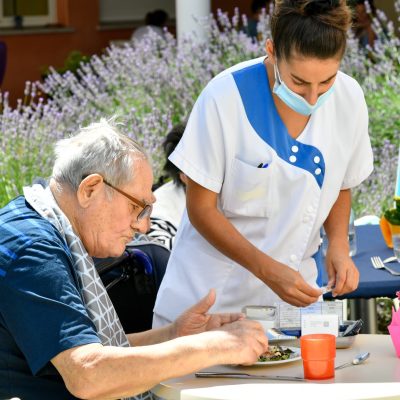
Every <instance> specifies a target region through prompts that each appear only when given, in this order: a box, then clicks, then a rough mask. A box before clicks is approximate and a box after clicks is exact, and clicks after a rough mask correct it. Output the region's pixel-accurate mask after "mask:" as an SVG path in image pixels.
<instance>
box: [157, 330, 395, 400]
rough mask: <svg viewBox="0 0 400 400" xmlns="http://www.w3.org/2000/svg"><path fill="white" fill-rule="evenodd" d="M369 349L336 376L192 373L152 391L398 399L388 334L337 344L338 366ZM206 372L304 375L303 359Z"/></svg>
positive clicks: (172, 398) (225, 399)
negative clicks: (268, 377)
mask: <svg viewBox="0 0 400 400" xmlns="http://www.w3.org/2000/svg"><path fill="white" fill-rule="evenodd" d="M365 351H369V352H370V353H371V356H370V358H369V359H368V360H367V361H365V363H364V364H360V365H357V366H351V367H348V368H343V369H341V370H337V371H336V374H335V378H333V379H329V380H324V381H307V382H282V381H272V380H270V381H260V380H242V379H227V378H218V379H216V378H196V377H195V376H194V374H190V375H186V376H184V377H181V378H175V379H171V380H168V381H166V382H162V383H161V384H159V385H158V386H156V387H155V388H154V389H153V392H154V393H155V394H156V395H158V396H160V397H162V398H165V399H168V400H179V399H181V400H199V399H214V400H239V399H240V400H247V399H249V400H250V399H270V398H271V399H273V398H275V399H279V400H284V399H290V400H293V399H306V400H312V399H318V400H338V399H339V400H355V399H357V400H359V399H391V400H392V399H393V400H394V399H397V400H399V399H400V358H397V356H396V352H395V350H394V347H393V344H392V341H391V338H390V336H388V335H358V337H357V338H356V341H355V342H354V344H353V346H352V347H351V348H349V349H338V350H337V353H336V365H339V364H342V363H344V362H347V361H350V360H352V359H353V358H354V357H355V356H356V355H357V354H360V353H362V352H365ZM206 371H218V372H248V373H254V374H271V375H287V376H303V366H302V362H301V361H295V362H292V363H287V364H281V365H277V366H272V367H271V366H265V367H229V366H215V367H211V368H208V369H206Z"/></svg>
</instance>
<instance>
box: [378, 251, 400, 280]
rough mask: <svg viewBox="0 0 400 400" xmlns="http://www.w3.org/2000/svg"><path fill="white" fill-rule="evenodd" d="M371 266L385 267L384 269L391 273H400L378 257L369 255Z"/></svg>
mask: <svg viewBox="0 0 400 400" xmlns="http://www.w3.org/2000/svg"><path fill="white" fill-rule="evenodd" d="M371 262H372V266H373V267H374V268H376V269H386V271H388V272H390V273H391V274H392V275H396V276H398V275H400V272H398V271H395V270H393V269H391V268H389V267H388V266H387V265H385V264H384V263H383V261H382V259H381V258H380V257H378V256H377V257H371Z"/></svg>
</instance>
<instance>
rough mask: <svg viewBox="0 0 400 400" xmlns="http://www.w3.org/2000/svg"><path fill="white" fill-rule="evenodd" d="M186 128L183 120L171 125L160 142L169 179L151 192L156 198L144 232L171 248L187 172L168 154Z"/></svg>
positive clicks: (184, 204) (182, 210)
mask: <svg viewBox="0 0 400 400" xmlns="http://www.w3.org/2000/svg"><path fill="white" fill-rule="evenodd" d="M185 127H186V123H183V124H178V125H176V126H174V127H173V128H172V129H171V131H170V132H169V133H168V134H167V136H166V138H165V140H164V142H163V149H164V154H165V157H166V162H165V165H164V168H163V170H164V173H165V175H166V178H167V179H168V178H169V179H170V180H169V181H168V182H166V183H164V184H162V185H161V186H159V187H158V188H157V189H156V190H155V192H154V195H155V197H156V199H157V201H156V203H154V207H153V212H152V214H151V218H150V221H151V225H150V230H149V232H148V233H147V236H149V237H150V238H152V239H155V240H157V241H159V242H161V243H163V244H164V245H165V246H166V247H168V248H169V249H172V245H173V241H174V239H175V235H176V231H177V230H178V227H179V224H180V222H181V219H182V215H183V212H184V210H185V207H186V181H187V179H186V175H185V174H184V173H183V172H182V171H181V170H180V169H178V168H177V167H176V166H175V164H173V163H172V162H171V161H169V160H168V157H169V156H170V155H171V153H172V152H173V151H174V150H175V147H176V146H177V144H178V143H179V141H180V140H181V138H182V135H183V132H184V131H185ZM164 179H165V177H163V180H164Z"/></svg>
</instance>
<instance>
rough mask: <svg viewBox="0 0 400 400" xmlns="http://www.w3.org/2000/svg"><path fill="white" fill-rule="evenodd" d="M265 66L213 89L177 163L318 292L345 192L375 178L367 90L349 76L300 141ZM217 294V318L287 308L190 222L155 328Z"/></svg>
mask: <svg viewBox="0 0 400 400" xmlns="http://www.w3.org/2000/svg"><path fill="white" fill-rule="evenodd" d="M263 60H264V58H258V59H255V60H251V61H247V62H245V63H241V64H238V65H236V66H234V67H232V68H229V69H228V70H226V71H224V72H222V73H221V74H219V75H218V76H216V77H215V78H214V79H213V80H212V81H211V82H210V83H209V84H208V85H207V86H206V88H205V89H204V90H203V92H202V93H201V95H200V97H199V98H198V100H197V102H196V104H195V106H194V108H193V111H192V113H191V115H190V118H189V121H188V124H187V128H186V130H185V133H184V135H183V138H182V139H181V141H180V142H179V144H178V146H177V148H176V149H175V151H174V153H173V154H172V155H171V156H170V160H171V161H172V162H173V163H174V164H175V165H176V166H177V167H178V168H179V169H180V170H181V171H182V172H184V173H185V174H186V175H188V176H189V177H190V178H191V179H192V180H194V181H195V182H197V183H198V184H199V185H201V186H203V187H205V188H207V189H209V190H211V191H213V192H216V193H218V194H219V195H218V207H219V209H220V210H221V212H222V213H223V214H224V215H225V216H226V217H227V218H228V219H229V220H230V221H231V223H232V224H233V225H234V226H235V227H236V229H238V231H239V232H241V234H242V235H243V236H244V237H245V238H246V239H247V240H249V241H250V242H251V243H252V244H253V245H254V246H256V247H258V248H259V249H261V250H262V251H263V252H265V253H266V254H268V255H269V256H271V257H273V258H274V259H276V260H278V261H280V262H282V263H284V264H286V265H288V266H290V267H291V268H293V269H295V270H298V271H299V272H300V273H301V275H302V276H303V277H304V279H305V280H306V281H307V282H308V283H309V284H310V285H313V286H316V285H317V283H316V280H317V275H318V270H317V265H316V262H315V259H314V258H313V256H315V254H316V253H317V252H318V247H319V243H320V228H321V226H322V224H323V222H324V221H325V219H326V218H327V216H328V214H329V212H330V210H331V208H332V206H333V204H334V203H335V201H336V199H337V197H338V195H339V192H340V190H341V189H349V188H352V187H354V186H357V185H358V184H360V183H361V182H362V181H363V180H364V179H366V178H367V177H368V175H369V174H370V173H371V172H372V169H373V159H372V150H371V145H370V140H369V136H368V112H367V106H366V103H365V100H364V95H363V92H362V90H361V88H360V86H359V85H358V83H357V82H356V81H355V80H354V79H352V78H351V77H349V76H347V75H345V74H343V73H341V72H339V73H338V75H337V78H336V81H335V83H334V87H335V89H334V91H333V93H332V95H331V96H330V97H329V98H328V99H327V101H326V102H325V103H324V104H323V105H322V106H321V107H320V108H318V109H317V110H316V111H315V112H314V113H313V114H312V115H311V118H310V120H309V122H308V124H307V126H306V127H305V129H304V130H303V132H302V133H301V134H300V136H298V138H297V139H293V138H292V137H291V136H290V135H289V133H288V131H287V129H286V127H285V125H284V124H283V122H282V120H281V119H280V117H279V115H278V113H277V110H276V108H275V105H274V102H273V99H272V94H271V90H270V86H269V82H268V75H267V71H266V68H265V66H264V64H263ZM260 164H262V165H263V167H262V168H259V165H260ZM194 206H195V205H194ZM203 218H205V219H207V218H208V216H207V215H203ZM228 239H229V238H228ZM210 288H215V289H216V291H217V300H216V303H215V305H214V307H213V308H212V312H237V311H240V310H241V308H242V307H243V306H244V305H250V304H253V305H272V304H273V303H274V302H276V301H280V298H279V297H278V296H277V295H276V294H275V293H274V292H273V291H272V290H271V289H270V288H269V287H268V286H267V285H265V284H264V283H263V282H262V281H261V280H259V279H258V278H256V277H255V276H254V275H253V274H252V273H251V272H249V271H248V270H247V269H245V268H243V267H242V266H241V265H239V264H237V263H236V262H234V261H232V260H231V259H229V258H227V257H226V256H224V255H223V254H222V253H220V252H219V251H218V250H217V249H215V248H214V247H213V246H212V245H211V244H210V243H208V242H207V241H206V240H205V239H204V238H203V237H202V236H201V235H200V234H199V233H198V232H197V231H196V229H195V228H194V227H193V225H192V224H191V223H190V221H189V219H188V216H187V213H186V212H185V214H184V216H183V219H182V223H181V226H180V228H179V231H178V234H177V236H176V241H175V245H174V248H173V251H172V254H171V257H170V260H169V263H168V267H167V271H166V275H165V277H164V279H163V281H162V284H161V287H160V290H159V292H158V296H157V301H156V304H155V309H154V312H155V315H154V320H153V326H155V327H156V326H160V325H162V324H164V323H166V322H168V321H173V320H174V319H175V318H176V317H177V316H178V315H179V314H181V313H182V312H183V311H184V310H185V309H186V308H188V307H189V306H191V305H193V304H194V303H196V302H197V301H198V300H199V299H200V298H202V297H203V296H205V295H206V294H207V292H208V290H209V289H210Z"/></svg>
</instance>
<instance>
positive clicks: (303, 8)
mask: <svg viewBox="0 0 400 400" xmlns="http://www.w3.org/2000/svg"><path fill="white" fill-rule="evenodd" d="M350 25H351V11H350V9H349V7H348V6H347V5H346V0H276V1H275V8H274V12H273V15H272V18H271V32H272V40H273V42H274V48H275V55H276V57H277V58H278V59H279V58H286V59H289V58H290V57H291V56H292V55H293V52H296V53H298V54H300V55H303V56H309V57H316V58H320V59H327V58H331V57H338V58H342V57H343V54H344V52H345V50H346V41H347V31H348V29H349V28H350Z"/></svg>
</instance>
